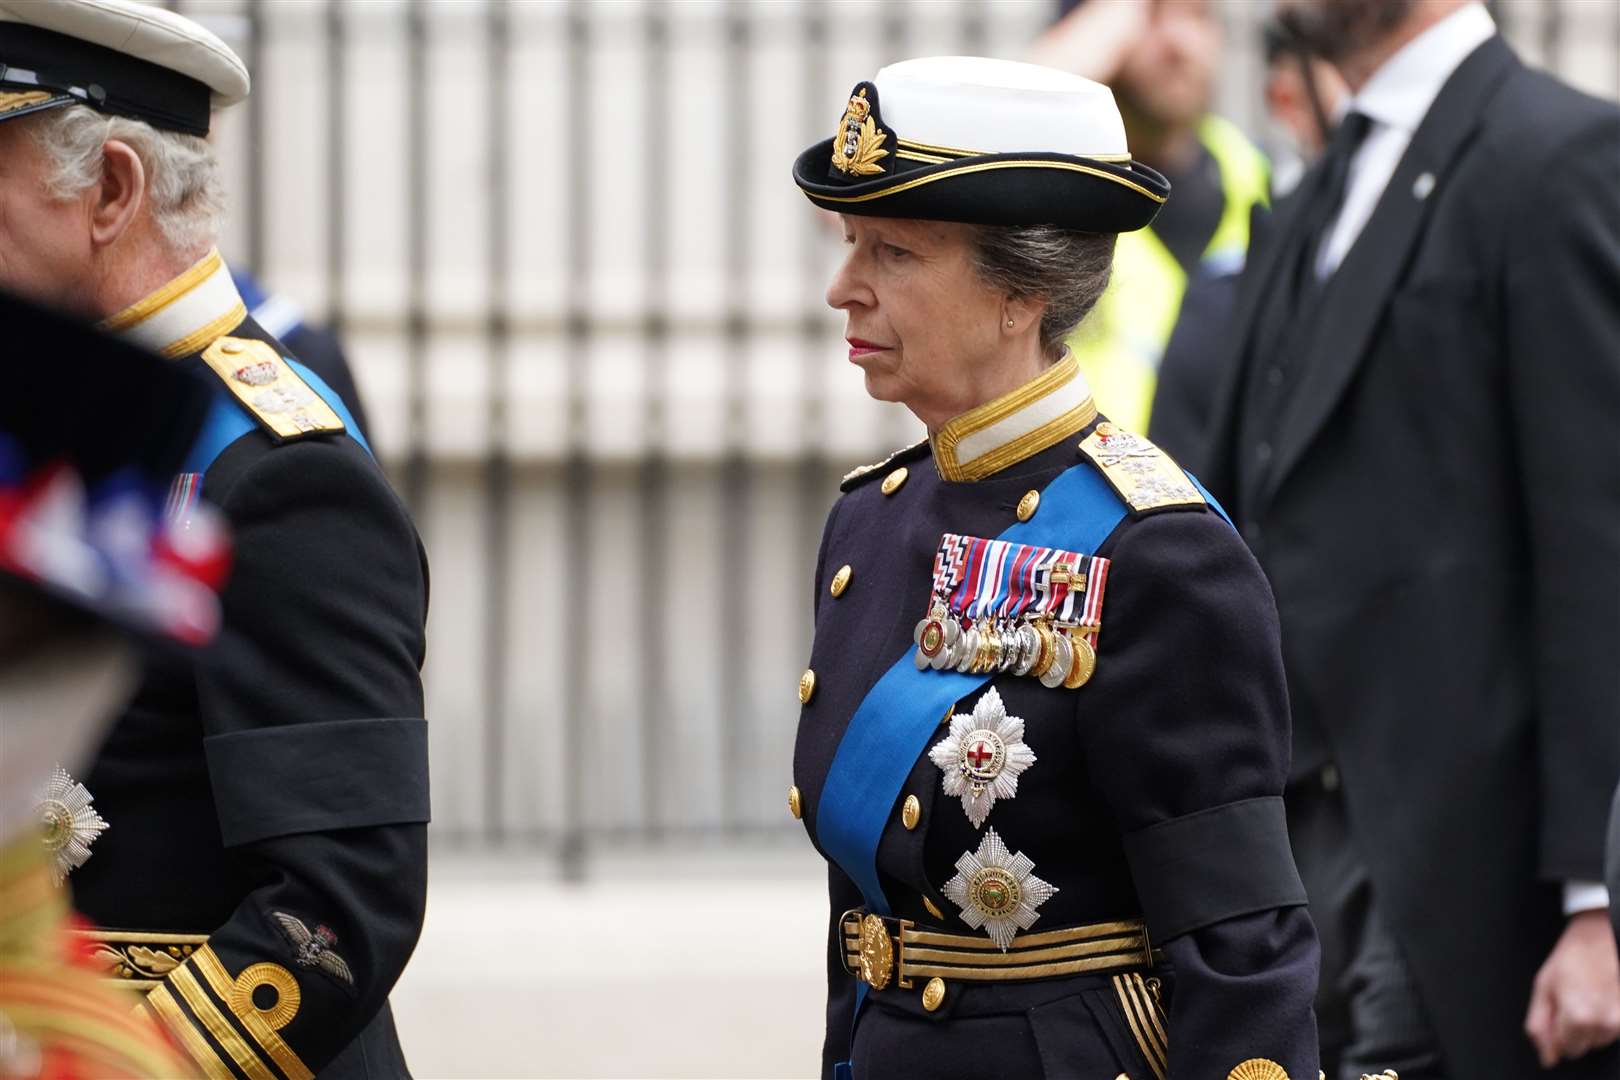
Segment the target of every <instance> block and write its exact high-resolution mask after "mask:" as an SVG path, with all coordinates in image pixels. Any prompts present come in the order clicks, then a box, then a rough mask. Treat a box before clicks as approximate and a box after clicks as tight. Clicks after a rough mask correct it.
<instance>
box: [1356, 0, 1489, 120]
mask: <svg viewBox="0 0 1620 1080" xmlns="http://www.w3.org/2000/svg"><path fill="white" fill-rule="evenodd" d="M1495 33H1496V23H1494V22H1493V21H1491V14H1490V12H1488V11H1486V10H1485V5H1484V4H1480V3H1473V4H1469V5H1467V6H1466V7H1461V8H1458V9H1457V10H1456V11H1454V12H1452V13H1451V14H1450V15H1447V16H1446V17H1445V18H1444V19H1441V20H1440V21H1439V22H1437V23H1435V24H1434V25H1433V26H1431V27H1429V28H1428V29H1427V30H1425V31H1423V33H1421V34H1419V35H1418V36H1417V37H1415V38H1413V39H1412V40H1411V41H1409V42H1407V43H1406V44H1405V45H1404V46H1402V47H1401V50H1400V51H1399V52H1397V53H1396V54H1395V55H1394V56H1391V57H1390V58H1389V59H1388V60H1386V61H1384V64H1383V66H1382V67H1380V68H1379V69H1378V70H1377V71H1375V72H1373V75H1372V78H1370V79H1368V80H1367V84H1366V85H1365V86H1363V87H1362V88H1361V92H1360V93H1358V94H1357V95H1356V96H1355V99H1354V101H1353V102H1352V103H1351V105H1350V108H1351V109H1354V110H1355V111H1356V112H1360V113H1365V114H1366V115H1367V116H1369V117H1371V118H1372V119H1373V120H1376V121H1377V122H1378V123H1380V124H1387V125H1389V126H1390V127H1395V128H1400V129H1401V130H1402V131H1404V132H1406V133H1407V134H1408V135H1410V134H1411V133H1412V132H1415V131H1416V130H1417V129H1418V125H1419V124H1421V123H1422V122H1423V117H1424V115H1425V114H1427V113H1428V111H1429V106H1430V105H1433V104H1434V99H1435V98H1437V97H1439V96H1440V88H1441V87H1442V86H1444V85H1445V84H1446V80H1447V79H1449V78H1451V76H1452V74H1453V73H1454V72H1456V70H1457V68H1458V67H1460V66H1461V65H1462V62H1463V61H1464V60H1466V59H1468V54H1469V53H1471V52H1473V51H1474V50H1475V49H1477V48H1479V47H1480V46H1481V45H1483V44H1484V43H1485V41H1486V40H1487V39H1489V38H1490V37H1491V36H1493V35H1494V34H1495Z"/></svg>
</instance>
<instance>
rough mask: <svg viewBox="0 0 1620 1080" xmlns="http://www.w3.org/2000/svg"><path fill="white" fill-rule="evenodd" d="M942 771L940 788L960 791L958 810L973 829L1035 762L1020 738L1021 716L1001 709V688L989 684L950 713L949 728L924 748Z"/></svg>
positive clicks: (955, 794) (954, 793) (1014, 790)
mask: <svg viewBox="0 0 1620 1080" xmlns="http://www.w3.org/2000/svg"><path fill="white" fill-rule="evenodd" d="M928 757H929V760H931V761H932V762H933V763H934V764H935V765H938V766H939V769H940V771H941V772H942V773H944V774H945V776H944V786H945V794H947V795H949V796H951V797H952V798H956V797H960V798H961V800H962V811H963V813H965V814H967V816H968V820H969V821H971V822H973V827H974V828H975V829H977V828H979V827H980V826H982V825H983V824H984V821H985V818H987V817H989V816H990V811H991V810H992V809H993V808H994V807H995V805H996V800H997V799H1011V798H1013V797H1014V796H1015V795H1017V794H1018V777H1019V774H1021V773H1022V772H1023V771H1024V770H1025V769H1027V768H1029V767H1030V766H1031V765H1033V764H1035V751H1033V750H1031V749H1030V748H1029V746H1028V744H1027V743H1025V742H1024V721H1023V720H1022V718H1020V717H1017V716H1008V715H1007V706H1006V705H1005V704H1003V703H1002V700H1001V694H1000V693H998V692H997V691H996V688H995V687H993V686H992V687H991V688H990V689H989V690H987V691H985V693H984V694H983V696H981V697H980V698H979V700H978V701H977V702H976V703H975V704H974V706H973V712H972V713H971V714H965V713H956V714H955V715H953V716H952V717H951V727H950V733H949V734H947V735H946V736H945V738H943V739H941V740H940V741H939V742H937V743H935V744H934V747H933V749H931V750H929V751H928Z"/></svg>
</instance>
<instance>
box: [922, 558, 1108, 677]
mask: <svg viewBox="0 0 1620 1080" xmlns="http://www.w3.org/2000/svg"><path fill="white" fill-rule="evenodd" d="M1107 581H1108V560H1107V559H1103V558H1098V557H1097V556H1095V555H1081V554H1078V553H1076V552H1072V551H1063V550H1062V549H1060V548H1043V547H1032V546H1030V545H1028V544H1015V543H1012V542H1011V541H1008V540H987V539H984V538H982V537H975V536H960V535H958V534H956V533H946V534H945V535H944V537H943V538H942V539H941V540H940V544H939V550H938V551H937V552H935V554H934V583H933V591H932V595H931V598H930V600H929V607H928V613H927V614H926V615H924V616H923V617H922V619H920V620H919V621H918V623H917V628H916V630H915V631H914V633H913V635H912V637H913V640H914V641H915V642H916V645H917V652H916V655H915V657H914V659H915V661H916V664H917V668H918V670H922V669H924V668H932V669H934V670H935V671H948V670H949V671H963V672H970V673H972V674H976V675H985V674H991V673H994V674H997V675H1022V676H1028V677H1030V678H1034V679H1039V680H1040V683H1041V685H1042V686H1045V687H1048V688H1051V689H1056V688H1057V687H1060V686H1062V687H1066V688H1068V689H1070V690H1074V689H1078V688H1079V687H1081V686H1084V685H1085V684H1086V682H1087V681H1089V680H1090V678H1091V676H1092V673H1093V672H1094V671H1096V669H1097V651H1096V643H1097V633H1098V631H1099V630H1100V629H1101V619H1102V600H1103V589H1104V587H1105V585H1106V584H1107Z"/></svg>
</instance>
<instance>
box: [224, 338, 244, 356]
mask: <svg viewBox="0 0 1620 1080" xmlns="http://www.w3.org/2000/svg"><path fill="white" fill-rule="evenodd" d="M219 351H220V352H222V353H225V354H226V355H227V356H234V355H236V354H237V353H239V352H241V351H242V343H241V342H240V341H226V342H222V343H221V344H220V346H219Z"/></svg>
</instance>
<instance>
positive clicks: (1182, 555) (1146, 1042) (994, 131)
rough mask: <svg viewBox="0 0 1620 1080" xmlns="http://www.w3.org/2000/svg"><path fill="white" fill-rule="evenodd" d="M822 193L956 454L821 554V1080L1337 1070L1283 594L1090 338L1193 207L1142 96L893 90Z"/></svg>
mask: <svg viewBox="0 0 1620 1080" xmlns="http://www.w3.org/2000/svg"><path fill="white" fill-rule="evenodd" d="M794 179H795V181H796V182H797V183H798V185H799V187H800V188H801V189H802V190H803V191H804V192H805V194H806V195H807V196H809V198H810V200H811V202H813V203H815V204H816V205H817V206H819V207H822V208H823V209H826V210H830V211H834V212H836V213H838V214H839V215H841V218H842V222H843V231H844V239H845V242H846V244H847V255H846V258H845V261H844V263H843V265H842V266H841V268H840V269H839V270H838V271H837V274H836V276H835V277H834V279H833V281H832V284H831V285H830V287H829V288H828V292H827V302H828V303H829V304H830V305H831V306H833V307H835V308H837V309H839V310H840V311H843V312H844V313H845V315H846V317H847V320H848V322H847V337H848V340H849V346H850V360H851V362H852V363H854V364H855V365H856V366H857V367H859V368H860V369H861V371H862V372H863V374H864V375H865V378H866V388H867V391H868V393H870V394H871V395H872V396H873V397H875V398H878V399H880V400H883V401H895V402H899V403H901V404H902V405H904V406H906V407H907V408H908V409H910V410H911V412H912V413H914V414H915V415H916V416H917V418H918V419H920V420H921V421H922V422H923V424H924V425H925V426H926V428H927V433H928V437H927V439H925V440H924V441H922V442H919V443H918V444H917V445H916V446H913V447H911V448H910V449H907V450H902V451H900V452H899V453H897V454H896V455H894V456H893V457H891V458H889V459H888V460H887V461H885V462H883V463H881V464H879V465H877V466H872V467H869V468H867V469H863V470H857V471H856V472H854V473H852V474H850V476H849V477H847V478H846V479H845V481H844V483H843V485H842V490H843V495H842V497H841V498H840V499H839V500H838V502H837V504H836V505H835V506H834V507H833V510H832V512H831V514H830V515H829V516H828V518H827V524H826V529H825V532H824V534H823V537H822V542H821V551H820V556H819V559H818V564H817V568H816V588H815V619H816V633H815V642H814V645H813V648H812V652H811V657H810V670H807V671H806V672H805V673H804V676H803V679H802V681H801V682H800V685H799V700H800V702H801V703H802V705H803V711H802V713H801V715H800V720H799V730H798V740H797V745H796V750H795V754H794V762H793V770H794V776H793V783H794V787H793V788H792V790H791V791H790V792H789V800H788V801H789V807H790V809H791V810H792V812H793V813H794V815H795V816H798V817H800V818H802V820H803V823H804V826H805V828H806V831H807V832H808V833H809V836H810V839H811V841H812V842H813V843H814V844H815V845H816V847H817V849H818V850H819V851H820V852H821V853H822V854H823V855H824V856H825V857H826V858H827V861H828V870H829V879H830V891H831V911H830V918H829V941H828V956H827V962H828V998H827V1028H826V1042H825V1050H824V1055H823V1064H822V1072H823V1075H824V1076H828V1077H849V1076H853V1077H854V1078H855V1080H896V1078H903V1077H929V1078H945V1077H973V1078H975V1080H980V1078H985V1077H1009V1078H1012V1077H1016V1078H1030V1077H1041V1076H1046V1077H1074V1078H1078V1080H1115V1078H1116V1077H1120V1076H1125V1077H1128V1078H1130V1080H1191V1078H1194V1077H1197V1078H1199V1080H1207V1078H1211V1077H1213V1078H1217V1080H1219V1078H1221V1077H1228V1076H1230V1077H1233V1078H1236V1080H1281V1078H1284V1077H1293V1078H1294V1080H1310V1078H1314V1077H1316V1076H1317V1046H1316V1031H1315V1025H1314V1021H1313V1019H1312V1015H1311V1000H1312V996H1313V994H1314V992H1315V989H1316V977H1317V956H1318V954H1317V941H1316V935H1315V931H1314V929H1313V928H1312V925H1311V922H1310V919H1309V917H1308V915H1307V914H1306V911H1305V907H1304V903H1305V894H1304V890H1303V889H1302V887H1301V886H1300V883H1299V879H1298V875H1297V873H1296V871H1295V868H1294V863H1293V858H1292V856H1291V854H1290V851H1289V847H1288V837H1287V833H1286V829H1285V827H1284V824H1283V810H1282V801H1281V793H1282V788H1283V781H1284V778H1285V776H1286V772H1287V757H1288V702H1287V696H1286V693H1285V691H1284V685H1283V674H1282V662H1281V657H1280V655H1279V646H1278V634H1277V619H1276V613H1275V611H1274V608H1273V604H1272V599H1271V594H1270V592H1269V590H1268V588H1267V586H1266V582H1265V579H1264V578H1263V577H1262V576H1261V573H1260V571H1259V569H1258V567H1257V566H1256V564H1255V562H1254V560H1253V559H1252V558H1251V557H1250V555H1249V553H1248V551H1247V549H1246V548H1245V547H1244V546H1243V544H1242V542H1241V541H1240V540H1239V538H1238V537H1237V535H1236V534H1235V533H1234V532H1233V530H1232V528H1231V526H1230V525H1229V524H1228V522H1227V521H1226V520H1225V517H1224V514H1223V512H1222V511H1221V510H1220V509H1219V508H1218V507H1217V506H1216V505H1215V504H1214V503H1213V502H1212V501H1211V500H1209V499H1208V497H1207V496H1206V495H1205V494H1204V493H1203V492H1202V491H1201V489H1200V488H1199V487H1198V486H1197V484H1196V482H1195V481H1193V480H1192V479H1191V478H1190V477H1189V476H1187V475H1186V474H1185V473H1184V472H1182V471H1181V470H1180V469H1179V468H1177V467H1176V466H1175V465H1174V464H1173V463H1172V462H1171V461H1170V460H1169V459H1168V458H1167V457H1165V456H1164V455H1163V454H1162V453H1161V452H1160V451H1158V450H1157V449H1156V448H1155V447H1153V446H1152V445H1151V444H1150V443H1148V442H1147V441H1146V440H1144V439H1142V438H1139V437H1137V436H1136V435H1134V434H1131V433H1129V432H1126V431H1123V430H1120V429H1117V428H1114V427H1112V426H1111V425H1110V424H1108V423H1107V421H1106V420H1105V419H1104V418H1103V417H1102V416H1100V415H1099V414H1098V412H1097V406H1096V403H1095V402H1094V401H1093V400H1092V398H1091V395H1090V392H1089V390H1088V389H1087V386H1086V384H1085V381H1084V379H1083V378H1082V377H1081V375H1080V374H1079V372H1078V370H1077V366H1076V363H1075V361H1074V359H1073V358H1071V357H1070V356H1068V355H1067V353H1066V352H1065V351H1064V349H1063V345H1062V342H1063V341H1064V339H1065V338H1066V337H1067V336H1068V335H1069V333H1070V332H1071V331H1072V330H1073V329H1074V328H1075V326H1076V325H1077V324H1078V323H1079V322H1080V321H1081V319H1082V318H1083V317H1084V315H1085V314H1086V312H1087V311H1088V310H1090V308H1091V307H1092V305H1093V304H1094V303H1095V302H1096V300H1097V297H1098V295H1099V294H1100V293H1101V292H1102V290H1103V288H1104V286H1105V285H1106V284H1107V280H1108V275H1109V270H1110V263H1111V260H1112V255H1113V246H1114V238H1115V235H1116V234H1118V233H1119V232H1122V231H1125V230H1131V229H1139V228H1142V227H1143V226H1145V225H1147V224H1148V223H1149V222H1150V221H1151V220H1152V219H1153V216H1154V214H1155V213H1156V212H1157V211H1158V209H1159V207H1160V206H1161V205H1162V204H1163V203H1164V201H1165V199H1166V197H1167V195H1168V194H1169V188H1168V185H1167V184H1166V183H1165V181H1164V179H1163V178H1162V177H1161V176H1159V174H1157V173H1155V172H1154V171H1153V170H1151V169H1148V168H1145V167H1144V166H1142V165H1141V164H1140V163H1136V162H1133V161H1131V159H1130V155H1129V153H1128V151H1127V149H1126V145H1125V134H1124V127H1123V125H1122V123H1121V121H1120V117H1119V113H1118V111H1117V109H1116V107H1115V105H1114V101H1113V97H1112V95H1111V94H1110V93H1109V91H1108V90H1107V88H1105V87H1103V86H1100V85H1098V84H1095V83H1091V82H1089V81H1087V80H1084V79H1080V78H1077V77H1074V76H1070V75H1068V74H1065V73H1060V72H1056V71H1052V70H1048V69H1045V68H1039V67H1033V66H1030V65H1025V64H1014V63H1007V62H1001V61H992V60H984V59H976V58H963V57H949V58H931V59H922V60H911V61H907V62H905V63H900V64H895V65H893V66H890V67H887V68H884V69H883V70H882V71H880V72H879V73H878V74H877V77H876V78H875V79H874V80H872V81H870V82H862V83H860V84H859V85H857V86H856V87H855V89H854V91H853V92H852V93H851V95H850V97H849V99H848V101H847V102H846V103H845V106H844V110H843V115H842V117H841V118H840V119H839V121H838V126H837V128H836V134H835V136H834V137H833V138H832V139H830V140H824V141H822V142H819V143H817V144H816V145H815V146H812V147H811V148H810V149H808V150H806V151H805V152H804V153H803V154H801V155H800V156H799V158H798V160H797V161H796V162H795V164H794Z"/></svg>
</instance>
